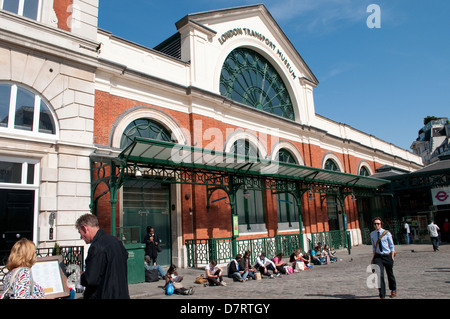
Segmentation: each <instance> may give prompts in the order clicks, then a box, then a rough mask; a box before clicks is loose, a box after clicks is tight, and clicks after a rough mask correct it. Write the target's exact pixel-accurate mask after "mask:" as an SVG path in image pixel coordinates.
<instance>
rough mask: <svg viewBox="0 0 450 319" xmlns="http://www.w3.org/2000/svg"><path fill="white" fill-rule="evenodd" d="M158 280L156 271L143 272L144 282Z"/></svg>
mask: <svg viewBox="0 0 450 319" xmlns="http://www.w3.org/2000/svg"><path fill="white" fill-rule="evenodd" d="M158 280H159V275H158V269H149V270H145V282H155V281H158Z"/></svg>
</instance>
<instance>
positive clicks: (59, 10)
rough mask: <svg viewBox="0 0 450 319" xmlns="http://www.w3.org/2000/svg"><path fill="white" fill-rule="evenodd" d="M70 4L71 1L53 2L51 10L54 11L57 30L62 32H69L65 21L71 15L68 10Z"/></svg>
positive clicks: (70, 11) (59, 0)
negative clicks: (56, 19)
mask: <svg viewBox="0 0 450 319" xmlns="http://www.w3.org/2000/svg"><path fill="white" fill-rule="evenodd" d="M72 3H73V0H55V1H54V2H53V10H55V13H56V16H57V18H58V28H60V29H62V30H66V31H70V27H69V24H68V23H67V19H69V17H70V16H71V15H72V10H71V9H70V6H71V5H72ZM68 11H69V12H68Z"/></svg>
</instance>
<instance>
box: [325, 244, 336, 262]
mask: <svg viewBox="0 0 450 319" xmlns="http://www.w3.org/2000/svg"><path fill="white" fill-rule="evenodd" d="M323 251H324V252H325V253H326V254H327V255H328V257H329V258H330V262H332V263H334V262H336V261H338V259H337V257H336V256H335V255H336V251H331V250H330V246H329V245H328V244H325V246H324V247H323Z"/></svg>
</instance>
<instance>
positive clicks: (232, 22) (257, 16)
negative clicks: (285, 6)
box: [176, 4, 318, 86]
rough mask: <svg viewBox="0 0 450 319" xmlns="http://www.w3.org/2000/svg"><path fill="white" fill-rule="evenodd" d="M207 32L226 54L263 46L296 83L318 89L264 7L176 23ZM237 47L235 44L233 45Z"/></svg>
mask: <svg viewBox="0 0 450 319" xmlns="http://www.w3.org/2000/svg"><path fill="white" fill-rule="evenodd" d="M189 23H190V24H192V25H195V27H197V28H203V29H204V31H205V32H206V33H208V34H209V36H210V37H211V41H212V43H213V44H216V45H217V44H219V48H223V49H224V50H226V48H227V46H229V45H230V44H231V43H232V42H235V46H239V45H242V46H246V43H245V42H246V41H245V40H249V41H248V44H247V45H251V44H252V43H255V40H257V41H256V43H258V42H259V43H260V44H261V46H260V49H261V50H264V51H265V52H267V54H268V55H270V56H272V57H273V60H274V61H275V62H277V63H278V64H279V65H281V66H282V67H284V68H285V70H287V71H288V72H289V73H290V75H291V77H292V78H293V79H295V80H297V79H305V80H307V81H309V82H310V83H311V84H313V85H314V86H315V85H317V84H318V80H317V78H316V77H315V75H314V74H313V72H312V71H311V70H310V69H309V67H308V65H307V64H306V62H305V61H304V60H303V58H302V57H301V55H300V54H299V52H298V51H297V49H296V48H295V47H294V46H293V44H292V43H291V42H290V40H289V39H288V38H287V36H286V35H285V33H284V32H283V30H282V29H281V28H280V26H279V25H278V23H277V22H276V21H275V19H274V18H273V17H272V15H271V14H270V12H269V11H268V10H267V8H266V7H265V6H264V5H263V4H257V5H250V6H242V7H234V8H229V9H220V10H214V11H206V12H200V13H192V14H188V15H186V16H185V17H184V18H182V19H181V20H179V21H178V22H177V23H176V27H177V29H178V30H180V29H181V28H183V27H184V26H186V25H187V24H189ZM231 45H233V44H231Z"/></svg>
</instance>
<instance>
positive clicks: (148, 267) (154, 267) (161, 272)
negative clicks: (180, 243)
mask: <svg viewBox="0 0 450 319" xmlns="http://www.w3.org/2000/svg"><path fill="white" fill-rule="evenodd" d="M145 269H147V270H149V269H157V270H158V275H160V276H161V277H164V276H165V275H166V273H165V271H164V270H163V269H162V267H161V266H160V265H156V266H146V267H145Z"/></svg>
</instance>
